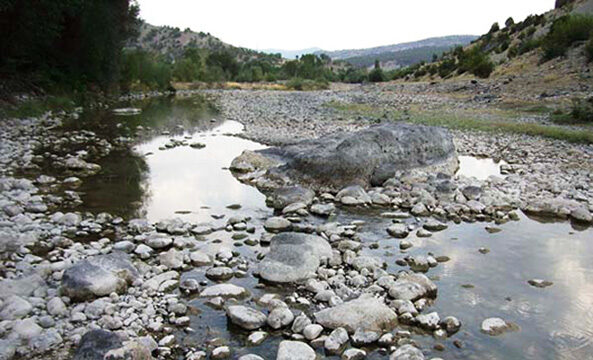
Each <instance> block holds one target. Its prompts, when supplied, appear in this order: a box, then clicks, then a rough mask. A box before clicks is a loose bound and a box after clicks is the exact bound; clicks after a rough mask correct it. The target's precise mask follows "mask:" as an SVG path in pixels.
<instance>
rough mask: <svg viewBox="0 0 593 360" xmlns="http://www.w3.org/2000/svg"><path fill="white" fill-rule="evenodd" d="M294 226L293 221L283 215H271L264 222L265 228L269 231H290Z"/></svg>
mask: <svg viewBox="0 0 593 360" xmlns="http://www.w3.org/2000/svg"><path fill="white" fill-rule="evenodd" d="M291 227H292V223H291V222H290V221H288V220H287V219H285V218H283V217H278V216H276V217H271V218H269V219H267V220H266V222H265V223H264V228H265V229H266V230H267V231H269V232H282V231H288V230H290V228H291Z"/></svg>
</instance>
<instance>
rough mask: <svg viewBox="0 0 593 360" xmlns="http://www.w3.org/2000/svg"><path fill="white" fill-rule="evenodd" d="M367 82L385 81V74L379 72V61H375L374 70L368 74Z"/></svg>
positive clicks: (381, 71)
mask: <svg viewBox="0 0 593 360" xmlns="http://www.w3.org/2000/svg"><path fill="white" fill-rule="evenodd" d="M369 81H370V82H382V81H385V74H383V70H381V64H380V63H379V60H375V68H374V69H373V70H371V72H370V73H369Z"/></svg>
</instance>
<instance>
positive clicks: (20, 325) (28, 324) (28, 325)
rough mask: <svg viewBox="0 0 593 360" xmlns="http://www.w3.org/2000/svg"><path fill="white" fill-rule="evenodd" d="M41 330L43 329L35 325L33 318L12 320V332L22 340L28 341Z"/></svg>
mask: <svg viewBox="0 0 593 360" xmlns="http://www.w3.org/2000/svg"><path fill="white" fill-rule="evenodd" d="M41 331H43V329H42V328H41V326H39V325H37V322H35V319H33V318H26V319H23V320H17V321H15V322H14V332H15V333H16V334H17V335H18V336H19V338H21V339H22V340H25V341H29V340H30V339H32V338H34V337H35V336H37V335H39V334H41Z"/></svg>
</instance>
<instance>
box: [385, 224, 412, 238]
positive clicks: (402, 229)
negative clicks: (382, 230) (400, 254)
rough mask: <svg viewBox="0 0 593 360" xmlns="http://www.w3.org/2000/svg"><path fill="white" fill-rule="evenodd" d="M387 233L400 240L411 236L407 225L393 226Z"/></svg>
mask: <svg viewBox="0 0 593 360" xmlns="http://www.w3.org/2000/svg"><path fill="white" fill-rule="evenodd" d="M387 233H388V234H389V235H391V236H393V237H394V238H398V239H403V238H405V237H407V236H408V235H409V234H410V232H409V231H408V227H407V226H406V224H393V225H391V226H389V227H388V228H387Z"/></svg>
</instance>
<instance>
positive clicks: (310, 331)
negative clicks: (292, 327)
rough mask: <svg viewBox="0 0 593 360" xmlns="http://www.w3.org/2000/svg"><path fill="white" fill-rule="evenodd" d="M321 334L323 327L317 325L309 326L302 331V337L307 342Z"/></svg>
mask: <svg viewBox="0 0 593 360" xmlns="http://www.w3.org/2000/svg"><path fill="white" fill-rule="evenodd" d="M322 332H323V326H321V325H319V324H311V325H307V326H305V328H304V329H303V335H304V336H305V338H306V339H307V340H313V339H317V338H318V337H319V335H321V333H322Z"/></svg>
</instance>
